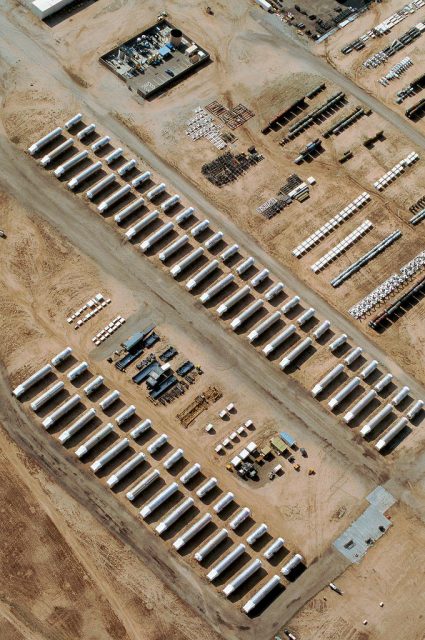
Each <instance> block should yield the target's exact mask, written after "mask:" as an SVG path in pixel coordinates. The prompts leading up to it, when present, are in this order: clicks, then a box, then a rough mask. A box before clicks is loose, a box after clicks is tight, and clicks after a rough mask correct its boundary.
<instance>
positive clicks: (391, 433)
mask: <svg viewBox="0 0 425 640" xmlns="http://www.w3.org/2000/svg"><path fill="white" fill-rule="evenodd" d="M408 422H409V421H408V419H407V418H405V417H403V418H400V420H397V422H396V423H395V425H394V426H393V427H391V429H389V430H388V431H387V433H384V435H383V436H382V438H380V440H378V442H377V443H376V444H375V449H377V451H381V450H382V449H383V448H384V447H386V446H387V444H389V443H390V442H391V440H393V439H394V438H395V437H396V435H398V434H399V433H400V431H403V429H404V427H405V426H406V425H407V424H408Z"/></svg>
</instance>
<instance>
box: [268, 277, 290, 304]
mask: <svg viewBox="0 0 425 640" xmlns="http://www.w3.org/2000/svg"><path fill="white" fill-rule="evenodd" d="M284 288H285V285H284V284H283V282H277V283H276V284H274V285H272V286H271V287H270V289H267V291H266V293H265V294H264V297H265V299H266V300H267V301H268V302H270V300H273V298H275V297H276V296H277V295H279V293H281V291H283V289H284Z"/></svg>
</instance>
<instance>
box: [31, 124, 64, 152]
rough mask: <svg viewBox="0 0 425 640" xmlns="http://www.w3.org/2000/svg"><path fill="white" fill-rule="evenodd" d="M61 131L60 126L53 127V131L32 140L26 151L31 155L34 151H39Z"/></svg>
mask: <svg viewBox="0 0 425 640" xmlns="http://www.w3.org/2000/svg"><path fill="white" fill-rule="evenodd" d="M62 131H63V129H62V127H56V129H53V131H50V133H48V134H46V135H45V136H43V137H42V138H40V140H37V142H34V144H32V145H31V146H30V147H29V149H28V153H29V154H30V156H33V155H34V154H35V153H37V151H40V149H41V148H42V147H44V146H45V145H46V144H47V143H48V142H51V141H52V140H54V139H55V138H58V137H59V136H60V135H61V133H62Z"/></svg>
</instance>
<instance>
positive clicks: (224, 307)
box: [217, 284, 251, 316]
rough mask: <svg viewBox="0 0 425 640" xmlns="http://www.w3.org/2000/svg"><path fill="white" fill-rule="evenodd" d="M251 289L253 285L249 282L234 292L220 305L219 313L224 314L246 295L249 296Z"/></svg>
mask: <svg viewBox="0 0 425 640" xmlns="http://www.w3.org/2000/svg"><path fill="white" fill-rule="evenodd" d="M250 291H251V287H250V286H249V285H248V284H246V285H245V286H243V287H242V288H241V289H238V290H237V291H236V293H234V294H233V295H232V296H230V298H227V300H225V301H224V302H223V303H222V304H221V305H220V306H219V307H218V309H217V314H218V315H219V316H222V315H223V314H225V313H227V311H229V309H231V308H232V307H234V306H235V304H237V303H238V302H239V301H240V300H242V299H243V298H245V296H247V295H248V293H249V292H250Z"/></svg>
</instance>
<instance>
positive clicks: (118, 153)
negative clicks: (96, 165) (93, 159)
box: [104, 147, 124, 165]
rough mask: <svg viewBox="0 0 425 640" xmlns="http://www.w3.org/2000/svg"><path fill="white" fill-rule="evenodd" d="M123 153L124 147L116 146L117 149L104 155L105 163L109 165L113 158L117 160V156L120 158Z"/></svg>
mask: <svg viewBox="0 0 425 640" xmlns="http://www.w3.org/2000/svg"><path fill="white" fill-rule="evenodd" d="M123 153H124V149H122V148H121V147H118V149H114V150H113V151H111V153H108V155H107V156H105V157H104V160H105V162H106V164H107V165H110V164H112V162H114V161H115V160H118V158H120V157H121V156H122V154H123Z"/></svg>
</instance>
